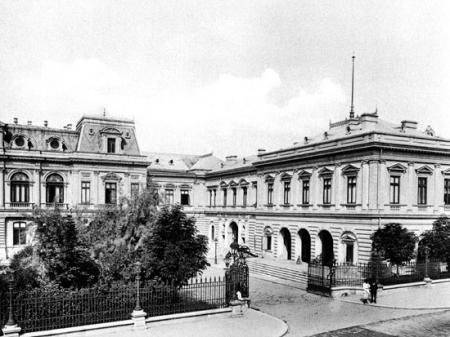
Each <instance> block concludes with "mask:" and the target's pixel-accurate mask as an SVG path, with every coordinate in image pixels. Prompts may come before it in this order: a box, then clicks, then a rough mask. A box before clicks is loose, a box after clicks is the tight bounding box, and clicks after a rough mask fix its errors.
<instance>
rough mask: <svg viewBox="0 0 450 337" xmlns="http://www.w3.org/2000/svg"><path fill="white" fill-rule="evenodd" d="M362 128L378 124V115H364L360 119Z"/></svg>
mask: <svg viewBox="0 0 450 337" xmlns="http://www.w3.org/2000/svg"><path fill="white" fill-rule="evenodd" d="M360 123H361V127H363V128H365V127H368V126H370V125H375V124H377V123H378V114H377V113H364V114H362V115H361V117H360Z"/></svg>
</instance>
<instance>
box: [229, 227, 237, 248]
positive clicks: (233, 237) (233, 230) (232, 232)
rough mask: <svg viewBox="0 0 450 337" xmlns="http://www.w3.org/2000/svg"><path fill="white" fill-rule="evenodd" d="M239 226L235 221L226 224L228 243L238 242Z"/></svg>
mask: <svg viewBox="0 0 450 337" xmlns="http://www.w3.org/2000/svg"><path fill="white" fill-rule="evenodd" d="M238 235H239V228H238V225H237V224H236V222H231V223H230V225H229V226H228V244H229V245H230V244H232V243H238V238H239V236H238Z"/></svg>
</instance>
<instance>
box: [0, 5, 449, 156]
mask: <svg viewBox="0 0 450 337" xmlns="http://www.w3.org/2000/svg"><path fill="white" fill-rule="evenodd" d="M0 46H1V48H0V93H1V96H0V120H1V121H3V122H6V123H11V122H12V120H13V117H17V118H19V122H20V123H23V124H25V123H26V121H32V122H33V124H36V125H43V121H44V120H48V121H49V126H52V127H62V126H63V125H66V124H68V123H72V124H75V123H76V122H77V121H78V120H79V119H80V117H81V116H82V115H84V114H89V115H92V114H99V115H100V114H102V113H103V111H104V110H106V115H107V116H109V117H127V118H132V119H134V121H135V123H136V129H137V137H138V142H139V144H140V148H141V151H148V152H170V153H185V154H205V153H209V152H213V153H214V154H215V155H217V156H219V157H221V158H223V157H225V156H227V155H239V156H245V155H254V154H256V152H257V149H259V148H264V149H267V150H276V149H279V148H282V147H287V146H290V145H292V144H293V143H294V142H296V141H299V140H301V139H303V138H304V137H305V136H313V135H314V134H317V133H321V132H323V131H325V130H326V129H327V128H328V124H329V122H330V121H338V120H342V119H344V118H345V117H347V116H348V113H349V106H350V95H351V57H352V55H353V53H354V55H355V56H356V60H355V112H356V113H357V114H361V113H364V112H374V111H375V110H376V109H377V110H378V113H379V115H380V118H383V119H385V120H389V121H392V122H396V123H400V121H402V120H405V119H408V120H415V121H417V122H419V128H421V129H425V128H426V126H427V125H431V126H432V127H433V129H434V130H435V131H436V132H437V134H438V135H440V136H442V137H446V138H450V113H449V107H450V62H449V60H450V2H448V1H422V0H421V1H382V0H377V1H375V0H374V1H364V0H355V1H352V0H347V1H338V0H333V1H303V0H300V1H299V0H296V1H275V0H274V1H265V0H255V1H247V0H238V1H234V0H227V1H216V0H204V1H195V0H191V1H183V0H176V1H172V0H163V1H157V0H152V1H144V0H141V1H135V0H127V1H117V0H116V1H110V0H104V1H100V0H99V1H96V0H88V1H57V0H54V1H46V0H39V1H33V0H26V1H20V0H2V1H1V2H0Z"/></svg>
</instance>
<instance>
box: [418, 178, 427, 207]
mask: <svg viewBox="0 0 450 337" xmlns="http://www.w3.org/2000/svg"><path fill="white" fill-rule="evenodd" d="M417 203H418V204H419V205H426V204H427V178H425V177H419V179H418V186H417Z"/></svg>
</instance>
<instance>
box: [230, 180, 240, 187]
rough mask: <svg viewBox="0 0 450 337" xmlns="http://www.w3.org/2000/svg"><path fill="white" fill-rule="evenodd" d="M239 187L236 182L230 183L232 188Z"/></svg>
mask: <svg viewBox="0 0 450 337" xmlns="http://www.w3.org/2000/svg"><path fill="white" fill-rule="evenodd" d="M237 185H238V183H237V182H235V181H234V180H232V181H230V187H236V186H237Z"/></svg>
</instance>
